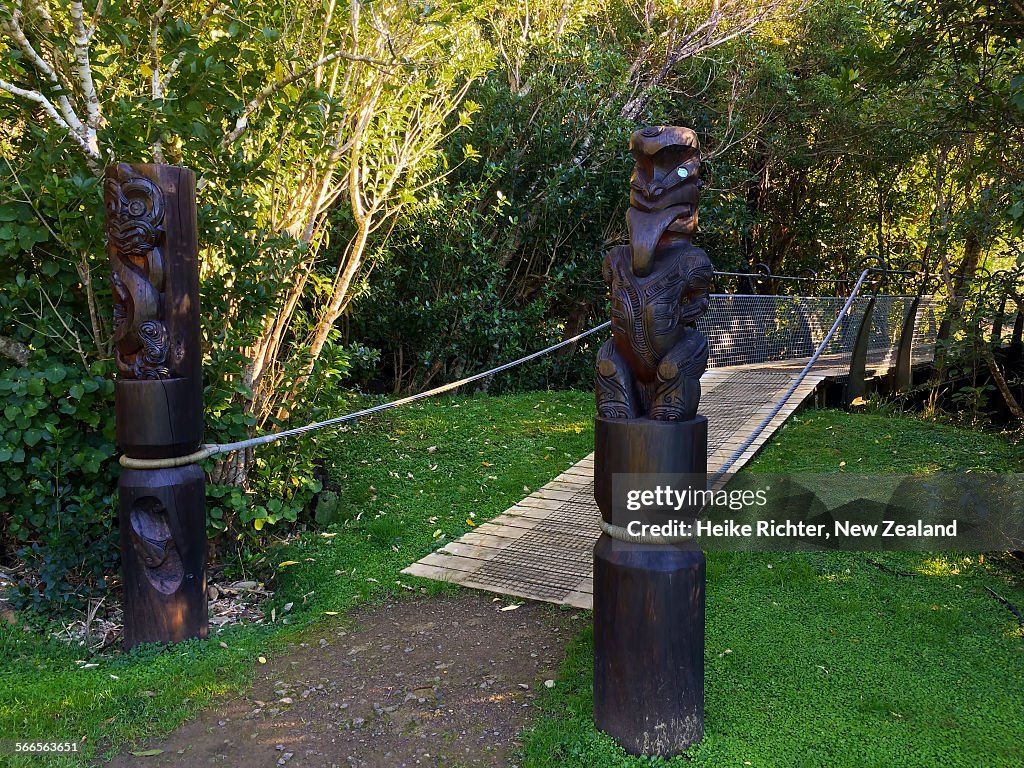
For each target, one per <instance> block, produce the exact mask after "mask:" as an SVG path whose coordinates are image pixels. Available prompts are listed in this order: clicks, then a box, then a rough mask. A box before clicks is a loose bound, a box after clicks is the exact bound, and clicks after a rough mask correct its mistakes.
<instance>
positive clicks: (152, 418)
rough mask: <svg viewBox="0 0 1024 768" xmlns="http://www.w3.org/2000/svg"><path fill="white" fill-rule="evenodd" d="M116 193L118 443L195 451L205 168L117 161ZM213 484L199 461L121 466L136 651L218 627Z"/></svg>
mask: <svg viewBox="0 0 1024 768" xmlns="http://www.w3.org/2000/svg"><path fill="white" fill-rule="evenodd" d="M104 202H105V205H106V219H107V222H106V223H107V255H108V257H109V259H110V266H111V283H112V286H113V294H114V337H113V340H114V343H115V346H116V351H117V367H118V372H119V375H118V379H117V382H116V383H115V398H116V414H117V441H118V444H119V446H120V448H121V450H122V451H124V453H125V454H126V455H127V456H129V457H131V458H139V459H165V458H173V457H176V456H183V455H187V454H189V453H192V452H194V451H195V450H196V449H197V448H198V447H199V444H200V442H201V441H202V435H203V382H202V368H201V366H202V350H201V348H200V343H199V263H198V243H197V225H196V200H195V175H194V174H193V173H192V171H190V170H188V169H187V168H179V167H176V166H169V165H127V164H119V165H112V166H110V167H108V168H107V171H106V184H105V188H104ZM205 485H206V481H205V476H204V474H203V471H202V470H201V469H200V468H199V467H198V466H197V465H195V464H190V465H187V466H183V467H173V468H168V469H144V470H137V469H132V470H124V471H123V472H122V473H121V477H120V479H119V481H118V506H119V523H120V537H121V565H122V574H123V582H124V584H123V591H124V645H125V647H126V648H131V647H132V646H134V645H137V644H138V643H147V642H160V643H170V642H177V641H181V640H185V639H188V638H194V637H205V636H206V635H207V632H208V618H207V598H206V512H205V500H206V492H205Z"/></svg>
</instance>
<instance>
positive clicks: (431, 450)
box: [427, 445, 437, 453]
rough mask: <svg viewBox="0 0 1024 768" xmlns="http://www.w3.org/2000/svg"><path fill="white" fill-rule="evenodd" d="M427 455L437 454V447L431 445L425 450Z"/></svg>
mask: <svg viewBox="0 0 1024 768" xmlns="http://www.w3.org/2000/svg"><path fill="white" fill-rule="evenodd" d="M427 453H437V446H436V445H432V446H430V447H429V448H427Z"/></svg>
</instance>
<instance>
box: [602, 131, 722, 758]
mask: <svg viewBox="0 0 1024 768" xmlns="http://www.w3.org/2000/svg"><path fill="white" fill-rule="evenodd" d="M630 149H631V150H632V153H633V157H634V158H635V160H636V167H635V169H634V171H633V176H632V180H631V188H630V208H629V212H628V214H627V223H628V225H629V238H630V243H629V245H626V246H619V247H617V248H613V249H611V250H610V251H609V252H608V254H607V255H606V257H605V260H604V279H605V282H607V284H608V286H609V287H610V289H611V301H612V329H613V338H612V339H611V340H609V341H608V342H607V343H606V344H605V345H604V346H603V347H602V348H601V351H600V353H599V354H598V362H597V385H596V390H597V418H596V422H595V461H594V487H595V492H594V495H595V497H596V499H597V503H598V506H599V507H600V509H601V518H602V529H603V531H604V532H603V533H602V534H601V538H600V539H599V540H598V542H597V544H596V545H595V547H594V720H595V723H596V724H597V727H598V728H599V729H601V730H603V731H605V732H606V733H608V734H609V735H611V736H612V737H613V738H615V740H616V741H618V742H619V744H620V745H622V747H623V748H624V749H625V750H626V751H627V752H630V753H632V754H648V755H651V754H654V755H661V756H669V755H674V754H678V753H679V752H682V751H683V750H685V749H686V748H687V747H689V746H690V745H692V744H695V743H696V742H698V741H700V739H701V738H702V737H703V734H704V584H705V582H704V578H705V568H704V554H703V553H702V552H701V551H700V549H699V548H697V547H696V545H694V544H692V543H684V542H681V541H679V540H677V539H676V540H674V539H672V538H671V537H659V536H636V535H631V532H630V530H629V529H630V526H629V523H630V522H631V521H632V520H637V521H640V520H642V521H643V522H646V523H648V524H651V523H654V524H657V523H664V522H667V521H668V520H669V518H671V519H683V520H685V519H687V518H689V519H692V518H693V517H695V516H696V515H697V513H698V512H699V508H697V507H685V508H682V509H678V510H677V509H672V510H669V509H666V508H664V507H662V508H660V509H658V508H656V509H653V510H648V512H647V513H646V514H645V515H643V517H642V518H641V517H640V515H639V514H638V513H635V512H629V511H628V507H626V506H625V505H623V504H622V501H623V493H624V489H623V487H622V483H623V482H630V480H629V478H630V477H632V478H637V477H642V476H647V477H648V478H649V477H650V476H651V475H652V474H655V473H673V474H675V475H677V476H678V475H685V476H686V478H687V480H688V482H690V483H691V485H692V486H696V487H699V490H703V489H704V487H705V484H706V482H707V419H705V418H704V417H703V416H698V415H697V405H698V402H699V400H700V377H701V375H702V374H703V373H704V370H705V368H706V367H707V360H708V344H707V339H705V337H704V336H703V335H702V334H701V333H700V332H699V331H697V330H696V329H695V328H694V327H693V323H694V321H695V320H697V318H698V317H700V316H701V315H702V314H704V312H705V311H706V310H707V307H708V301H709V286H710V284H711V280H712V279H713V276H714V268H713V267H712V265H711V262H710V260H709V259H708V257H707V254H705V253H704V251H702V250H701V249H699V248H697V247H695V246H694V245H693V244H692V243H691V242H690V237H691V235H692V234H693V233H694V232H695V231H696V229H697V197H698V188H699V173H700V146H699V143H698V141H697V137H696V135H695V134H694V133H693V131H690V130H688V129H686V128H676V127H654V128H645V129H643V130H641V131H637V132H636V133H634V134H633V136H632V138H631V140H630ZM626 490H628V489H626ZM632 533H636V530H635V529H634V531H633V532H632Z"/></svg>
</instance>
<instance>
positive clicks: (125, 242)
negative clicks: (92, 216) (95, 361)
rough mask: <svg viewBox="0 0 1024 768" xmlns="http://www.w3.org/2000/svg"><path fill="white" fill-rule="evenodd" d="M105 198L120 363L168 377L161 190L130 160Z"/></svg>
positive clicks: (137, 373) (128, 374) (111, 179)
mask: <svg viewBox="0 0 1024 768" xmlns="http://www.w3.org/2000/svg"><path fill="white" fill-rule="evenodd" d="M104 198H105V200H104V202H105V204H106V207H107V255H108V256H109V257H110V267H111V282H112V284H113V293H114V344H115V345H116V347H117V367H118V369H119V370H120V372H121V375H122V376H123V377H124V378H130V379H166V378H168V376H169V375H170V373H169V369H168V367H167V354H168V349H169V346H170V339H169V336H168V333H167V328H166V326H165V325H164V314H163V313H164V307H163V290H164V263H163V255H162V254H161V252H160V247H161V245H162V243H163V239H164V227H163V223H164V199H163V193H162V192H161V191H160V188H159V187H158V186H157V185H156V184H154V183H153V182H152V181H150V180H149V179H147V178H145V177H144V176H140V175H138V174H137V173H135V172H134V171H133V169H132V168H131V166H128V165H119V166H116V171H115V172H114V173H111V174H108V176H107V181H106V187H105V189H104Z"/></svg>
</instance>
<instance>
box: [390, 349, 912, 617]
mask: <svg viewBox="0 0 1024 768" xmlns="http://www.w3.org/2000/svg"><path fill="white" fill-rule="evenodd" d="M890 356H891V355H890V354H889V353H888V351H886V350H880V351H877V352H874V353H873V354H871V355H869V365H871V364H872V362H873V366H872V367H873V368H874V372H875V375H882V374H884V373H885V372H887V371H888V369H889V365H890V361H889V357H890ZM930 359H931V350H930V349H922V350H920V351H919V352H918V353H917V354H915V363H916V362H924V361H926V360H930ZM806 362H807V361H806V359H804V360H787V361H783V362H778V363H760V364H757V365H743V366H734V367H730V368H718V369H712V370H709V371H708V372H707V373H705V374H704V376H703V377H702V378H701V389H702V390H703V392H702V396H701V407H700V412H701V413H702V414H704V415H706V416H707V417H708V472H709V473H714V472H716V471H717V470H718V469H720V468H721V467H722V466H723V464H725V462H726V461H727V460H728V458H729V457H730V456H731V455H732V454H733V453H734V452H735V451H736V449H738V448H739V447H740V446H741V445H742V444H743V442H744V441H745V440H746V439H747V438H748V437H749V436H750V435H751V434H753V432H754V431H755V429H756V428H757V426H758V425H760V424H761V422H762V421H763V420H764V419H765V417H766V416H768V414H769V413H770V412H771V410H772V407H773V406H774V405H775V403H776V402H778V401H779V400H780V399H781V398H782V396H783V395H784V394H785V392H786V390H787V389H788V388H789V387H790V386H791V385H792V383H793V382H794V381H795V380H796V377H797V374H798V373H799V372H800V371H801V370H802V369H803V367H804V365H805V364H806ZM837 363H839V361H838V360H836V359H831V360H830V359H822V360H819V362H818V363H817V364H816V365H815V367H814V369H812V370H811V371H810V372H809V373H808V375H807V377H806V378H805V379H804V380H803V382H801V384H800V386H799V387H798V388H797V389H796V390H795V391H794V392H793V394H792V395H791V396H790V397H789V398H788V399H787V401H786V403H785V405H784V406H783V407H782V409H781V410H780V411H779V413H778V414H777V415H776V416H775V417H774V418H773V419H772V420H771V422H770V423H769V424H768V426H767V427H766V428H765V430H764V431H763V432H762V433H761V434H760V435H759V436H758V437H757V439H756V440H754V441H753V443H752V444H751V445H750V447H749V448H747V450H746V451H744V453H743V454H742V456H740V457H739V459H738V460H737V461H736V462H735V463H734V464H733V466H732V468H731V469H730V472H734V471H738V470H739V469H740V468H741V467H742V466H743V465H745V464H746V463H747V462H748V461H750V459H751V458H753V456H754V455H755V454H756V453H757V452H758V451H759V450H760V449H761V447H762V446H763V445H764V444H765V443H766V442H767V441H768V439H769V438H770V437H771V436H772V435H773V434H774V433H775V432H776V431H777V430H778V429H779V428H780V427H781V426H782V425H783V424H784V423H785V422H786V420H787V419H788V418H789V417H790V416H791V415H793V413H794V412H796V410H797V409H798V408H799V407H800V406H801V405H802V404H803V403H804V402H805V401H806V400H807V399H808V398H809V397H811V395H813V394H814V392H815V391H816V390H817V389H818V387H819V386H820V385H821V384H822V383H823V382H824V381H825V380H826V379H830V378H838V377H840V376H842V375H844V374H845V373H846V371H847V368H846V365H841V366H840V365H837ZM593 472H594V455H593V454H590V455H589V456H587V457H586V458H584V459H582V460H581V461H579V462H577V463H576V464H574V465H573V466H571V467H569V469H567V470H566V471H565V472H563V473H562V474H560V475H558V477H556V478H554V479H553V480H552V481H551V482H549V483H548V484H547V485H545V486H544V487H543V488H540V489H538V490H537V491H535V492H534V493H531V494H530V495H529V496H527V497H526V498H525V499H523V500H522V501H520V502H519V503H518V504H516V505H514V506H513V507H510V508H509V509H507V510H506V511H505V512H504V513H502V514H501V515H499V516H498V517H496V518H494V519H493V520H490V521H489V522H486V523H483V524H481V525H480V526H479V527H477V528H476V529H475V530H473V531H470V532H469V533H467V534H465V535H464V536H462V537H461V538H460V539H458V540H457V541H452V542H450V543H448V544H446V545H445V546H444V547H443V548H441V549H439V550H437V551H436V552H432V553H431V554H429V555H427V556H426V557H424V558H423V559H422V560H420V561H418V562H416V563H413V564H412V565H410V566H409V567H408V568H406V569H405V570H404V571H402V572H403V573H407V574H410V575H413V576H423V577H426V578H430V579H435V580H438V581H448V582H452V583H455V584H461V585H463V586H467V587H473V588H476V589H483V590H487V591H490V592H497V593H499V594H505V595H514V596H517V597H525V598H530V599H534V600H544V601H547V602H552V603H559V604H562V605H571V606H575V607H578V608H591V607H592V606H593V589H594V585H593V554H592V553H593V548H594V543H595V542H596V541H597V538H598V536H599V535H600V533H601V528H600V513H599V512H598V509H597V504H596V503H595V502H594V477H593Z"/></svg>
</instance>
